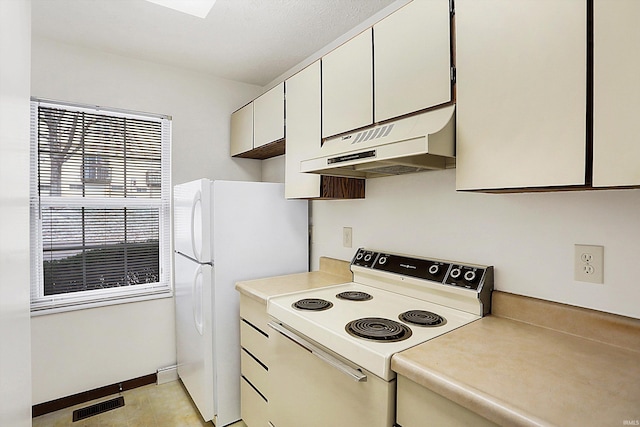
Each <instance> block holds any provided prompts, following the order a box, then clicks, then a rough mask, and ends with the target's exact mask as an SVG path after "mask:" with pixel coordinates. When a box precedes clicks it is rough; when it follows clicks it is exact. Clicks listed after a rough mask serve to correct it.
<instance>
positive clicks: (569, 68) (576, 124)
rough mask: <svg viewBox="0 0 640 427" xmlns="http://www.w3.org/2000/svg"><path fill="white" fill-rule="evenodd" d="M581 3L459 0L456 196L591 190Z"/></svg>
mask: <svg viewBox="0 0 640 427" xmlns="http://www.w3.org/2000/svg"><path fill="white" fill-rule="evenodd" d="M586 3H587V2H585V1H584V0H565V1H557V2H553V6H552V7H551V5H550V3H549V2H546V1H539V0H520V1H512V0H483V1H477V0H457V1H456V62H457V65H456V68H457V83H456V84H457V120H456V124H457V125H456V131H457V155H456V156H457V166H456V181H457V187H458V189H459V190H471V189H500V188H528V187H547V186H571V185H584V184H585V169H586V167H585V164H586V162H585V156H586V87H587V82H586V69H587V68H586V46H587V41H586V32H587V31H586V22H587V16H586Z"/></svg>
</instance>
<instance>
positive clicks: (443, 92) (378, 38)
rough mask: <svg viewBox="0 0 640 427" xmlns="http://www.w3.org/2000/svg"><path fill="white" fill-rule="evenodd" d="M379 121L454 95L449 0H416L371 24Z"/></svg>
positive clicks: (376, 117) (376, 109) (448, 98)
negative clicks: (452, 90)
mask: <svg viewBox="0 0 640 427" xmlns="http://www.w3.org/2000/svg"><path fill="white" fill-rule="evenodd" d="M373 46H374V88H375V89H374V94H375V109H374V111H375V122H380V121H384V120H387V119H391V118H394V117H398V116H401V115H404V114H408V113H412V112H414V111H419V110H422V109H425V108H429V107H433V106H436V105H439V104H443V103H446V102H449V101H451V42H450V12H449V0H414V1H413V2H411V3H409V4H407V5H406V6H404V7H402V8H401V9H399V10H397V11H396V12H394V13H392V14H391V15H389V16H388V17H386V18H385V19H383V20H382V21H380V22H378V23H377V24H375V25H374V26H373Z"/></svg>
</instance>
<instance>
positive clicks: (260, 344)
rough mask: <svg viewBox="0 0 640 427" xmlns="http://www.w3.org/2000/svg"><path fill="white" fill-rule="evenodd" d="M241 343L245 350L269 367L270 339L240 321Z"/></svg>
mask: <svg viewBox="0 0 640 427" xmlns="http://www.w3.org/2000/svg"><path fill="white" fill-rule="evenodd" d="M240 342H241V344H242V347H243V348H246V349H247V350H248V351H249V353H251V354H253V355H254V356H255V357H256V358H257V359H258V360H259V361H260V362H262V363H263V364H265V365H266V366H269V361H270V358H269V338H268V337H265V336H264V335H263V334H261V333H260V332H259V331H258V330H256V328H254V327H253V326H251V325H249V324H247V322H246V321H244V320H241V321H240Z"/></svg>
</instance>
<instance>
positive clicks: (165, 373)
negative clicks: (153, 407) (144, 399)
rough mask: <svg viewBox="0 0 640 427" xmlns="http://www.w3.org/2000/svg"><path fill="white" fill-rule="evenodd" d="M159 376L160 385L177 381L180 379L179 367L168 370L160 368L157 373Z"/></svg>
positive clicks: (169, 367) (170, 367)
mask: <svg viewBox="0 0 640 427" xmlns="http://www.w3.org/2000/svg"><path fill="white" fill-rule="evenodd" d="M157 374H158V380H157V382H158V385H160V384H165V383H168V382H171V381H176V380H177V379H178V366H177V365H172V366H167V367H166V368H160V369H158V371H157Z"/></svg>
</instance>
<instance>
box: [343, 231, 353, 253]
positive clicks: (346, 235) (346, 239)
mask: <svg viewBox="0 0 640 427" xmlns="http://www.w3.org/2000/svg"><path fill="white" fill-rule="evenodd" d="M352 240H353V230H352V229H351V227H342V246H344V247H345V248H350V247H351V241H352Z"/></svg>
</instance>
